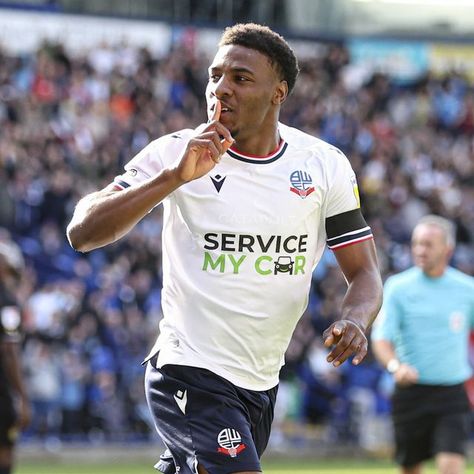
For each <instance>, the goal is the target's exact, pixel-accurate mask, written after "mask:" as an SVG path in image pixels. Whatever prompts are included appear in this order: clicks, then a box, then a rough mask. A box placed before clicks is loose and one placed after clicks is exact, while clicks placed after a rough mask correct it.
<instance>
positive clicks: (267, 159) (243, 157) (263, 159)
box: [227, 139, 288, 165]
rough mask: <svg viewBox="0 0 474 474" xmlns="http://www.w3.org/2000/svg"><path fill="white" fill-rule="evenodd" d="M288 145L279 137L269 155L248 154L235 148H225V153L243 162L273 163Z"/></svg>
mask: <svg viewBox="0 0 474 474" xmlns="http://www.w3.org/2000/svg"><path fill="white" fill-rule="evenodd" d="M287 147H288V143H286V142H285V140H283V139H281V140H280V143H279V144H278V147H277V148H276V149H275V150H273V151H272V152H271V153H270V154H269V155H265V156H257V155H249V154H245V153H242V152H240V151H237V150H235V149H232V148H229V149H228V150H227V154H228V155H229V156H231V157H232V158H235V159H236V160H239V161H243V162H244V163H254V164H257V165H264V164H267V163H273V162H274V161H276V160H278V158H280V157H282V156H283V154H284V153H285V151H286V149H287Z"/></svg>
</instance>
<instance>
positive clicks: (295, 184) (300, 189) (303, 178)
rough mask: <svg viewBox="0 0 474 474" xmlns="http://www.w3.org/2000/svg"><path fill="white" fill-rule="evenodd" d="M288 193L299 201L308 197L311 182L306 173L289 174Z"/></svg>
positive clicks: (311, 190)
mask: <svg viewBox="0 0 474 474" xmlns="http://www.w3.org/2000/svg"><path fill="white" fill-rule="evenodd" d="M290 184H291V186H290V191H291V192H292V193H295V194H297V195H298V196H299V197H300V198H301V199H305V198H306V197H308V196H309V195H310V194H311V193H312V192H313V191H314V186H313V180H312V178H311V175H310V174H309V173H307V172H306V171H301V170H296V171H293V173H291V174H290Z"/></svg>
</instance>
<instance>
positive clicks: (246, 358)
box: [115, 124, 371, 390]
mask: <svg viewBox="0 0 474 474" xmlns="http://www.w3.org/2000/svg"><path fill="white" fill-rule="evenodd" d="M279 130H280V135H281V137H282V141H281V143H280V146H279V147H278V149H277V150H275V151H274V152H273V153H271V154H270V155H268V156H266V157H252V156H248V155H245V154H242V153H239V152H238V151H236V150H232V149H231V150H229V151H228V152H227V153H226V154H224V155H223V157H222V159H221V161H220V162H219V163H218V164H217V165H216V166H215V168H214V169H213V170H212V171H211V172H210V173H209V174H208V175H206V176H203V177H202V178H199V179H197V180H194V181H192V182H190V183H187V184H185V185H183V186H181V187H180V188H179V189H177V190H176V191H174V192H173V193H171V194H170V195H169V196H168V197H167V198H166V199H165V200H164V201H163V205H164V224H163V290H162V307H163V314H164V318H163V320H162V321H161V324H160V335H159V337H158V340H157V344H156V345H155V348H154V350H153V352H154V353H156V352H157V351H159V355H158V366H160V367H161V366H163V365H165V364H178V365H189V366H193V367H201V368H205V369H208V370H210V371H212V372H214V373H216V374H218V375H220V376H222V377H224V378H225V379H227V380H229V381H230V382H232V383H233V384H235V385H237V386H239V387H243V388H246V389H251V390H267V389H269V388H271V387H274V386H275V385H276V384H277V383H278V374H279V371H280V368H281V366H282V365H283V363H284V353H285V351H286V349H287V346H288V344H289V341H290V338H291V336H292V333H293V330H294V328H295V326H296V323H297V322H298V319H299V318H300V317H301V315H302V314H303V312H304V310H305V308H306V306H307V302H308V293H309V288H310V285H311V276H312V272H313V270H314V268H315V266H316V265H317V263H318V261H319V259H320V258H321V254H322V252H323V250H324V248H325V245H326V244H328V245H329V246H330V247H331V248H338V247H340V246H343V245H349V244H351V243H353V242H359V241H361V240H364V239H368V238H371V231H370V228H368V227H366V225H365V221H363V219H362V218H361V219H359V220H356V224H351V222H353V221H354V220H353V219H350V218H342V219H338V218H337V216H339V215H341V214H344V213H348V211H353V210H358V208H359V198H358V192H357V184H356V181H355V175H354V172H353V170H352V168H351V166H350V164H349V161H348V160H347V158H346V157H345V156H344V155H343V154H342V153H341V152H340V151H339V150H338V149H336V148H334V147H332V146H331V145H329V144H327V143H325V142H323V141H322V140H319V139H317V138H314V137H312V136H310V135H308V134H305V133H303V132H301V131H299V130H297V129H294V128H290V127H287V126H285V125H283V124H279ZM194 133H195V131H194V130H182V131H180V132H177V133H174V134H171V135H167V136H164V137H161V138H159V139H158V140H155V141H154V142H152V143H150V144H149V145H148V146H147V147H146V148H144V149H143V150H142V151H141V152H140V153H139V154H138V155H137V156H136V157H135V158H133V159H132V160H131V161H130V162H129V163H128V164H127V165H126V166H125V170H126V172H125V173H124V174H123V175H121V176H118V177H117V178H116V179H115V183H116V185H117V186H119V187H121V188H126V187H129V186H133V185H135V184H137V183H140V182H142V181H143V180H146V179H149V178H150V177H153V176H155V175H156V174H157V173H159V172H160V171H161V170H162V169H163V168H166V167H169V166H170V165H172V164H173V163H175V162H176V161H177V160H178V159H179V157H180V156H181V154H182V152H183V150H184V148H185V147H186V145H187V143H188V141H189V139H190V138H191V137H192V136H193V134H194ZM356 212H357V213H358V214H360V212H359V211H356ZM346 215H349V216H350V215H351V213H350V212H349V213H348V214H346ZM328 219H333V221H334V222H333V224H331V228H332V229H333V231H331V232H332V235H330V236H329V237H328V235H327V230H326V229H327V222H328ZM361 221H362V224H361ZM328 232H329V231H328Z"/></svg>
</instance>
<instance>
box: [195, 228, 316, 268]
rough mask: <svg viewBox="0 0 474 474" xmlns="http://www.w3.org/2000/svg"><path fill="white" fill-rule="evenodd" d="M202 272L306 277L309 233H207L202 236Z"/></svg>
mask: <svg viewBox="0 0 474 474" xmlns="http://www.w3.org/2000/svg"><path fill="white" fill-rule="evenodd" d="M204 241H205V243H204V259H203V264H202V270H203V271H205V272H218V273H234V274H239V273H241V271H242V270H245V271H248V270H249V269H252V268H253V270H254V271H255V272H257V273H258V274H260V275H279V274H282V275H298V274H300V275H303V274H305V266H306V256H305V254H306V252H307V245H308V234H302V235H286V236H282V235H270V236H265V237H264V236H261V235H252V234H231V233H218V232H208V233H207V234H205V235H204Z"/></svg>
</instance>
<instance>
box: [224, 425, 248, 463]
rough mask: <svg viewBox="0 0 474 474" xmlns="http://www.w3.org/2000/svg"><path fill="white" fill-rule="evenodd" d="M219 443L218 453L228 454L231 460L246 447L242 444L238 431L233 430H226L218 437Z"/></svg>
mask: <svg viewBox="0 0 474 474" xmlns="http://www.w3.org/2000/svg"><path fill="white" fill-rule="evenodd" d="M217 442H218V443H219V446H220V447H219V448H218V450H217V451H218V452H219V453H222V454H226V455H227V456H230V457H231V458H235V457H236V456H237V454H239V453H240V452H241V451H243V450H244V449H245V448H246V446H245V444H243V443H242V437H241V436H240V433H239V432H238V431H237V430H234V429H233V428H225V429H224V430H222V431H221V432H220V433H219V434H218V435H217Z"/></svg>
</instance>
